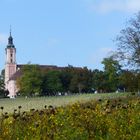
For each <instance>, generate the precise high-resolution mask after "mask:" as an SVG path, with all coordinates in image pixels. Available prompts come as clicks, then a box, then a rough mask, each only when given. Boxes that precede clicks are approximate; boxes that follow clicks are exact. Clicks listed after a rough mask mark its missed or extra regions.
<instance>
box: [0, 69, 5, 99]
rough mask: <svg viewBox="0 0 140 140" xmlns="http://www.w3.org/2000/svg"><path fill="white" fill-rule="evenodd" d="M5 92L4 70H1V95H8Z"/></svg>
mask: <svg viewBox="0 0 140 140" xmlns="http://www.w3.org/2000/svg"><path fill="white" fill-rule="evenodd" d="M5 94H6V92H5V84H4V70H2V71H1V75H0V96H1V97H5V96H6V95H5Z"/></svg>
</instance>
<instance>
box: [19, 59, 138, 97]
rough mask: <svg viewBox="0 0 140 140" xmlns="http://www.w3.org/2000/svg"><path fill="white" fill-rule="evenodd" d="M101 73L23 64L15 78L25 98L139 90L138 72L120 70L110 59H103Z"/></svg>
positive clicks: (82, 69)
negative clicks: (19, 74) (21, 72)
mask: <svg viewBox="0 0 140 140" xmlns="http://www.w3.org/2000/svg"><path fill="white" fill-rule="evenodd" d="M102 64H103V65H104V69H103V70H98V69H95V70H90V69H88V68H87V67H84V68H76V67H73V66H68V67H65V68H63V69H55V70H49V69H47V68H46V69H43V70H42V69H41V68H40V67H39V65H25V66H24V67H23V69H22V71H23V74H22V75H21V77H19V78H18V79H17V85H18V88H19V89H20V91H19V93H20V94H21V95H25V96H33V95H40V96H46V95H51V96H53V95H58V94H60V93H61V95H64V94H75V93H95V91H96V92H98V93H108V92H116V91H120V92H132V91H139V90H140V72H139V71H138V70H135V71H134V70H133V71H130V70H123V69H122V66H121V65H120V64H119V62H118V61H117V60H114V59H113V57H108V58H104V60H103V61H102Z"/></svg>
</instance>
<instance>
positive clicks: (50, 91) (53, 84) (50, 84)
mask: <svg viewBox="0 0 140 140" xmlns="http://www.w3.org/2000/svg"><path fill="white" fill-rule="evenodd" d="M60 74H61V73H60V71H57V70H50V71H48V72H47V73H46V75H45V76H43V83H42V90H43V91H42V92H43V93H42V94H44V95H46V94H47V95H56V94H57V93H58V92H61V91H62V90H63V89H62V83H61V80H60Z"/></svg>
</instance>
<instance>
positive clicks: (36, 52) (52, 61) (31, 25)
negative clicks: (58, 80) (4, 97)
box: [0, 0, 140, 70]
mask: <svg viewBox="0 0 140 140" xmlns="http://www.w3.org/2000/svg"><path fill="white" fill-rule="evenodd" d="M139 9H140V0H0V70H1V69H2V68H4V64H5V47H6V45H7V38H8V36H9V28H10V25H11V26H12V36H13V38H14V44H15V46H16V48H17V63H18V64H27V63H28V62H31V63H33V64H46V65H57V66H67V65H68V64H70V65H73V66H80V67H84V66H87V67H88V68H89V69H96V68H97V69H102V67H103V66H102V65H101V61H102V60H103V58H104V57H107V56H108V55H109V53H110V52H111V51H114V50H115V49H116V46H115V43H114V42H113V40H114V39H115V37H116V36H117V35H118V34H119V32H120V30H121V29H123V28H124V27H125V25H126V22H127V21H128V20H129V19H130V17H134V14H136V13H137V12H138V10H139Z"/></svg>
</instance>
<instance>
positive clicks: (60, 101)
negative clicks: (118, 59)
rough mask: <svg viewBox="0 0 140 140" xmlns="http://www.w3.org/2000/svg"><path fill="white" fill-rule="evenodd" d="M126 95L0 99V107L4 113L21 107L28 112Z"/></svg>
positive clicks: (107, 94)
mask: <svg viewBox="0 0 140 140" xmlns="http://www.w3.org/2000/svg"><path fill="white" fill-rule="evenodd" d="M127 95H128V93H106V94H81V95H71V96H54V97H34V98H24V97H22V98H21V97H20V98H19V97H18V98H16V99H9V98H5V99H0V107H1V106H3V107H4V112H13V111H14V109H17V108H18V106H22V110H24V111H29V110H30V109H33V108H34V109H42V108H44V106H45V105H47V106H49V105H52V106H65V105H67V104H73V103H75V102H86V101H90V100H94V99H95V100H97V99H99V98H116V97H120V96H127Z"/></svg>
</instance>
